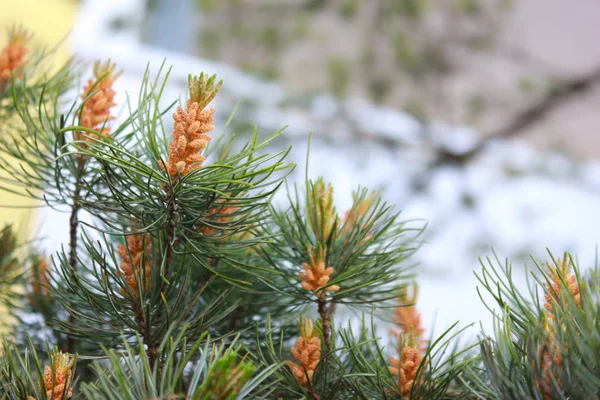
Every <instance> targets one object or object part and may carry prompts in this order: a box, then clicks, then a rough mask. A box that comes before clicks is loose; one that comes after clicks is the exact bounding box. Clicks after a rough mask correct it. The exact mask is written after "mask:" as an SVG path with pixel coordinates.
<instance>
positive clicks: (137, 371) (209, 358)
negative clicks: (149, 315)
mask: <svg viewBox="0 0 600 400" xmlns="http://www.w3.org/2000/svg"><path fill="white" fill-rule="evenodd" d="M184 331H185V329H184V330H183V331H182V332H181V333H180V334H178V335H176V336H172V335H167V338H166V339H165V340H164V341H163V342H162V343H161V345H160V348H159V354H160V358H161V360H162V369H160V370H159V369H153V368H152V366H151V365H150V364H149V363H148V357H146V356H145V350H144V348H143V346H141V344H142V339H141V338H139V337H138V338H137V341H138V342H139V345H138V346H136V347H135V348H134V347H131V346H130V345H129V343H128V341H124V342H123V346H124V347H123V349H124V351H123V352H117V351H115V350H114V349H110V350H107V352H106V355H107V360H106V361H104V360H96V361H94V367H93V368H94V372H95V374H96V376H97V382H95V383H88V384H84V385H83V388H82V393H83V394H84V395H85V397H86V398H88V399H115V400H116V399H119V400H120V399H125V400H136V399H167V398H191V399H199V400H200V399H214V400H233V399H240V400H241V399H246V398H248V399H249V398H252V399H262V398H265V396H266V394H267V393H268V392H264V391H262V390H261V389H260V388H259V385H260V384H261V383H262V381H264V380H265V379H267V378H268V377H269V376H270V375H271V374H272V373H273V371H274V370H275V369H276V368H277V366H271V367H270V368H267V369H265V370H263V371H261V372H259V373H255V367H254V366H253V365H252V364H251V363H250V362H248V361H245V360H240V356H239V352H240V347H239V346H237V345H236V344H235V340H234V341H233V342H231V343H229V344H225V343H223V342H221V343H219V344H215V343H213V342H212V341H211V339H210V337H209V336H207V335H206V334H204V335H202V336H201V337H200V338H198V340H196V341H195V342H192V343H191V344H188V342H186V340H185V339H184V338H185V336H187V335H186V334H185V332H184ZM138 348H139V349H140V350H137V349H138ZM140 355H141V357H140Z"/></svg>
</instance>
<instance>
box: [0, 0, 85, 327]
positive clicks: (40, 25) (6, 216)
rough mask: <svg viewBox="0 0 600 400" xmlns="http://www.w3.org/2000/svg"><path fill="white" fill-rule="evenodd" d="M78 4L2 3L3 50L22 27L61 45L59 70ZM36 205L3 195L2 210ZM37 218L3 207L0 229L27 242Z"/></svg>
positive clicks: (44, 0) (46, 43)
mask: <svg viewBox="0 0 600 400" xmlns="http://www.w3.org/2000/svg"><path fill="white" fill-rule="evenodd" d="M78 4H79V2H78V1H76V0H0V47H4V45H5V44H6V40H7V35H6V32H7V31H8V29H9V28H10V27H11V26H14V25H18V26H22V27H24V28H25V29H26V30H27V31H28V32H29V33H31V34H32V35H33V38H32V41H31V45H32V47H37V48H54V47H56V46H57V44H59V43H60V44H61V45H60V46H59V47H58V48H57V49H56V52H55V54H54V57H53V58H52V65H53V66H55V67H56V66H59V65H60V64H62V63H63V62H65V61H66V60H67V59H68V57H69V56H70V55H71V54H70V53H69V49H68V46H67V44H66V42H67V40H66V39H67V35H68V34H69V31H70V30H71V27H72V25H73V21H74V18H75V15H76V12H77V8H78ZM61 42H62V43H61ZM0 175H1V176H5V172H4V171H0ZM33 204H34V203H33V201H32V200H30V199H27V198H25V197H21V196H17V195H13V194H9V193H6V192H0V206H7V205H12V206H31V205H33ZM33 216H34V215H33V213H32V209H28V208H12V207H11V208H5V207H0V227H1V226H4V224H6V223H9V224H13V226H14V231H15V232H17V233H18V234H19V236H20V238H21V239H22V238H26V237H27V234H28V231H29V230H30V228H31V223H32V222H33V221H32V220H33ZM3 314H4V313H3V312H2V309H0V320H4V318H5V316H4V315H3Z"/></svg>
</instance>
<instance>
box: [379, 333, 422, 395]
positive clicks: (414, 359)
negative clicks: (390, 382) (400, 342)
mask: <svg viewBox="0 0 600 400" xmlns="http://www.w3.org/2000/svg"><path fill="white" fill-rule="evenodd" d="M422 361H423V356H422V355H421V352H420V351H419V349H418V348H417V347H416V345H414V346H409V345H407V346H404V347H403V348H402V352H401V356H400V359H397V358H396V357H393V356H391V357H390V364H391V366H390V367H388V369H389V371H390V373H391V374H392V375H394V376H395V377H397V378H398V388H399V389H400V392H401V393H402V396H408V395H409V394H410V391H411V390H412V387H413V385H414V383H415V378H416V375H417V371H418V369H419V366H420V365H421V362H422Z"/></svg>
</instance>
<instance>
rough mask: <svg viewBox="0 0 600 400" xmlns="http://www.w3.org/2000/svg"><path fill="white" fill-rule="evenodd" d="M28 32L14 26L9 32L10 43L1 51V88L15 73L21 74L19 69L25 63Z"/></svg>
mask: <svg viewBox="0 0 600 400" xmlns="http://www.w3.org/2000/svg"><path fill="white" fill-rule="evenodd" d="M27 40H28V38H27V34H26V33H25V31H24V30H22V29H16V28H13V29H11V30H10V31H9V33H8V44H7V45H6V46H5V47H4V48H3V49H2V51H1V52H0V88H2V87H3V86H4V85H5V84H6V83H7V82H10V80H11V79H12V76H13V74H17V76H21V75H22V74H20V73H19V70H20V69H21V68H22V67H23V66H24V65H25V56H27V54H28V53H29V50H28V49H27V47H26V44H27Z"/></svg>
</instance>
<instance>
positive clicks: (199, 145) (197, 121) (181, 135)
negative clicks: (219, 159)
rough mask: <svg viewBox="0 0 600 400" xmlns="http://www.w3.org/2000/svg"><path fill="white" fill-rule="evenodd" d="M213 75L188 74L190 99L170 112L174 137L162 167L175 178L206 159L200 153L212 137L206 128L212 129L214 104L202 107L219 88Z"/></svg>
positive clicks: (194, 168)
mask: <svg viewBox="0 0 600 400" xmlns="http://www.w3.org/2000/svg"><path fill="white" fill-rule="evenodd" d="M214 80H215V77H214V76H213V77H211V78H208V77H206V76H205V75H204V74H200V77H198V78H191V77H190V99H189V100H188V101H187V102H186V108H185V110H184V109H183V108H182V107H181V106H179V107H177V112H176V113H174V114H173V120H174V129H173V140H172V141H171V143H169V157H168V159H167V162H166V165H165V164H162V163H161V168H162V169H163V170H165V171H167V172H168V173H169V175H171V178H173V179H174V180H176V179H177V178H178V176H179V175H181V176H185V175H187V174H189V173H190V172H192V171H194V170H196V169H198V168H200V167H201V166H202V163H203V162H204V160H205V157H204V156H203V155H202V154H201V153H202V152H203V151H204V149H205V148H206V146H207V144H208V142H209V141H210V140H211V138H210V136H208V135H206V134H207V133H208V132H210V131H212V130H213V129H215V127H214V125H212V122H213V121H214V118H213V115H214V113H215V109H214V108H205V107H206V105H207V104H208V103H209V102H210V101H211V100H212V99H213V98H214V97H215V96H216V94H217V93H218V92H219V90H220V89H221V83H220V82H219V83H218V84H217V85H216V86H215V84H214Z"/></svg>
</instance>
